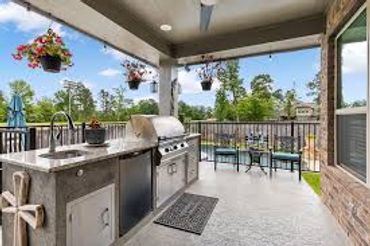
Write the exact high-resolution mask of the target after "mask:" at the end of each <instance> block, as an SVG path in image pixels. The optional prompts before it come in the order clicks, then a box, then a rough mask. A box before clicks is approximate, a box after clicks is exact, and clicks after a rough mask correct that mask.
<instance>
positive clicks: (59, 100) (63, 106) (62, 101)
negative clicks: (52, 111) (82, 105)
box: [54, 90, 76, 115]
mask: <svg viewBox="0 0 370 246" xmlns="http://www.w3.org/2000/svg"><path fill="white" fill-rule="evenodd" d="M54 101H55V108H56V110H57V111H65V112H68V109H69V95H68V92H67V91H66V90H59V91H57V92H55V93H54ZM75 109H76V107H75V105H74V104H73V100H72V103H71V110H72V112H73V111H75ZM72 115H73V114H72Z"/></svg>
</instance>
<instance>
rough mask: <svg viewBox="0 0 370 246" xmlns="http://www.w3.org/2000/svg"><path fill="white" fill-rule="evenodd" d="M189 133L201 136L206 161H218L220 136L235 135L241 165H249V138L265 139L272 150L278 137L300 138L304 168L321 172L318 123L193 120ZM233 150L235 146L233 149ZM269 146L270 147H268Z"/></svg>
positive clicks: (286, 165)
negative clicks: (253, 136)
mask: <svg viewBox="0 0 370 246" xmlns="http://www.w3.org/2000/svg"><path fill="white" fill-rule="evenodd" d="M185 126H186V129H187V131H188V132H189V133H199V134H201V146H200V148H201V152H202V158H203V160H207V161H213V160H214V145H215V144H216V143H218V142H220V139H217V136H220V135H222V134H229V135H235V136H236V141H237V146H238V148H239V149H240V156H239V161H240V164H249V162H250V160H249V155H248V153H247V148H248V144H249V143H248V140H247V139H248V136H250V135H258V136H263V138H264V141H266V142H267V144H268V147H272V144H273V142H274V138H275V136H279V137H281V136H293V137H299V138H297V139H299V141H300V143H299V146H301V149H300V150H301V152H302V169H303V170H310V171H319V170H320V155H319V146H318V137H319V136H318V134H319V128H320V123H319V122H318V121H307V122H302V121H282V122H280V121H279V122H214V121H192V122H190V123H186V124H185ZM230 147H231V146H230ZM268 147H267V148H268ZM218 161H220V162H225V163H232V162H233V161H234V160H233V158H228V157H222V158H220V159H218ZM262 165H263V166H266V167H267V166H268V155H265V156H264V157H263V160H262ZM278 168H282V169H290V163H284V162H281V163H278Z"/></svg>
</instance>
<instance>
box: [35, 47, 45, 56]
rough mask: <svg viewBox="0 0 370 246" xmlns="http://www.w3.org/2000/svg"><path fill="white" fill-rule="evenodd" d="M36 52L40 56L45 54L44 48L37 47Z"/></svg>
mask: <svg viewBox="0 0 370 246" xmlns="http://www.w3.org/2000/svg"><path fill="white" fill-rule="evenodd" d="M36 52H37V54H38V55H40V54H42V53H44V48H43V47H37V48H36Z"/></svg>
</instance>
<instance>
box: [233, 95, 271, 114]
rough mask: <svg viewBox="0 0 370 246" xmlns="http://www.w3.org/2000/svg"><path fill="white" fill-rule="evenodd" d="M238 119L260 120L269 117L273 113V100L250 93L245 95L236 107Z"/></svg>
mask: <svg viewBox="0 0 370 246" xmlns="http://www.w3.org/2000/svg"><path fill="white" fill-rule="evenodd" d="M237 111H238V115H239V117H240V120H244V121H262V120H266V119H268V118H270V117H271V116H272V115H273V113H274V103H273V101H272V100H271V99H270V100H268V99H267V100H266V99H264V98H262V97H257V96H256V95H253V94H250V95H248V96H245V97H244V98H243V99H242V100H241V101H240V103H239V104H238V107H237Z"/></svg>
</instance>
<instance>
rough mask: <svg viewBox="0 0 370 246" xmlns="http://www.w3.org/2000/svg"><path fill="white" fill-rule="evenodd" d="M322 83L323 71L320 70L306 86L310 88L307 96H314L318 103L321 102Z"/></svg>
mask: <svg viewBox="0 0 370 246" xmlns="http://www.w3.org/2000/svg"><path fill="white" fill-rule="evenodd" d="M320 84H321V72H318V73H317V74H316V75H315V78H314V79H313V80H311V81H309V82H308V83H307V84H306V87H307V89H308V90H309V92H308V93H307V96H309V97H313V101H314V102H315V103H316V104H317V105H319V104H320Z"/></svg>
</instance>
